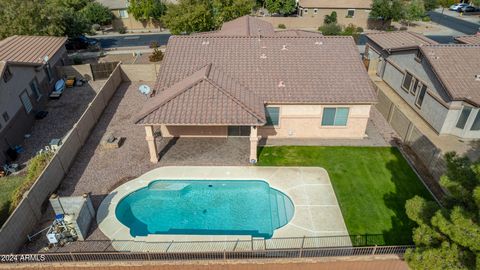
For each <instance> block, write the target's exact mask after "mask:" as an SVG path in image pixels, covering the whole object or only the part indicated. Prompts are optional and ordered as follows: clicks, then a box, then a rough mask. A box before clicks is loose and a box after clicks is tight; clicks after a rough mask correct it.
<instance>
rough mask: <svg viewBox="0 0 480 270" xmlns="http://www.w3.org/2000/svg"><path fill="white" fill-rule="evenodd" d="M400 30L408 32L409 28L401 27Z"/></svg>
mask: <svg viewBox="0 0 480 270" xmlns="http://www.w3.org/2000/svg"><path fill="white" fill-rule="evenodd" d="M399 30H400V31H407V30H408V27H406V26H400V29H399Z"/></svg>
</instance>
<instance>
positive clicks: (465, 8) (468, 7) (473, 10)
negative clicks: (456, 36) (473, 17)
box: [461, 6, 478, 12]
mask: <svg viewBox="0 0 480 270" xmlns="http://www.w3.org/2000/svg"><path fill="white" fill-rule="evenodd" d="M461 11H462V12H476V11H478V8H476V7H474V6H466V7H463V8H462V10H461Z"/></svg>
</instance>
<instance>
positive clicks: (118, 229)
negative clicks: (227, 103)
mask: <svg viewBox="0 0 480 270" xmlns="http://www.w3.org/2000/svg"><path fill="white" fill-rule="evenodd" d="M172 179H175V180H198V179H208V180H264V181H266V182H268V183H269V185H270V186H271V187H272V188H275V189H278V190H280V191H282V192H283V193H285V194H286V195H288V196H289V197H290V199H291V200H292V202H293V204H294V206H295V213H294V216H293V218H292V220H291V221H290V222H289V223H287V224H286V225H285V226H283V227H281V228H279V229H277V230H275V231H274V234H273V237H272V238H279V237H304V236H305V237H318V236H331V235H336V236H338V235H348V231H347V228H346V226H345V223H344V220H343V217H342V213H341V210H340V207H339V205H338V202H337V199H336V197H335V193H334V191H333V188H332V185H331V183H330V179H329V176H328V173H327V172H326V171H325V169H323V168H318V167H305V168H304V167H252V166H239V167H218V166H214V167H212V166H186V167H185V166H182V167H178V166H172V167H161V168H157V169H154V170H152V171H149V172H147V173H145V174H144V175H142V176H140V177H138V178H136V179H134V180H131V181H129V182H127V183H125V184H123V185H121V186H120V187H118V188H116V189H115V190H113V191H112V192H111V193H110V194H109V195H108V196H107V197H106V198H105V199H104V201H103V202H102V204H101V205H100V207H99V209H98V211H97V223H98V224H99V228H100V230H101V231H102V232H103V233H104V234H105V235H106V236H107V237H108V238H109V239H111V240H115V241H142V242H160V243H161V242H172V241H175V242H178V241H236V240H250V239H251V237H250V236H245V235H163V234H158V235H148V236H146V237H132V236H131V235H130V232H129V228H128V227H126V226H125V225H123V224H122V223H120V221H119V220H118V219H117V218H116V216H115V209H116V207H117V204H118V203H119V202H120V200H121V199H122V198H124V197H125V196H127V195H128V194H130V193H131V192H133V191H136V190H138V189H140V188H143V187H145V186H147V185H148V184H149V183H150V182H152V181H155V180H172ZM268 241H271V240H267V242H268ZM206 245H208V246H209V247H210V249H212V248H213V249H215V248H214V247H211V245H210V244H206ZM338 245H339V242H338V241H335V243H333V242H330V243H329V242H328V241H325V242H324V243H322V246H338ZM340 245H342V246H351V242H350V241H349V240H348V239H347V238H346V240H344V241H343V242H342V243H341V244H340ZM161 246H164V247H165V248H168V246H166V245H161V244H159V246H157V247H156V249H158V248H160V249H161ZM114 248H116V249H120V250H122V251H126V249H127V250H130V251H139V250H138V249H143V248H144V246H143V245H125V244H124V242H123V243H119V244H114ZM204 248H207V247H204ZM221 248H222V250H223V249H225V248H226V247H225V246H224V245H222V247H221ZM235 248H236V250H238V248H239V247H238V246H236V247H235ZM248 248H251V247H248ZM164 251H167V250H164Z"/></svg>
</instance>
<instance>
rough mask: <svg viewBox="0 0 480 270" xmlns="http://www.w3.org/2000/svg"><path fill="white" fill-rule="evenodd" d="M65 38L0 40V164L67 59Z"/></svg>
mask: <svg viewBox="0 0 480 270" xmlns="http://www.w3.org/2000/svg"><path fill="white" fill-rule="evenodd" d="M66 40H67V38H65V37H47V36H12V37H8V38H6V39H4V40H2V41H0V75H1V76H0V78H1V79H0V114H1V117H0V163H3V162H4V161H5V160H7V159H8V158H7V154H6V152H7V150H8V149H9V148H10V147H14V146H16V145H19V144H21V143H22V141H23V138H24V135H25V134H26V133H28V132H29V130H30V128H31V126H32V124H33V121H34V119H35V112H36V111H38V110H40V109H41V108H42V105H43V104H44V102H45V101H46V99H47V97H48V93H49V92H50V91H51V90H52V89H53V87H54V84H55V82H56V80H57V78H58V75H57V72H56V68H55V67H56V66H58V65H63V64H64V60H65V59H66V56H67V51H66V49H65V42H66Z"/></svg>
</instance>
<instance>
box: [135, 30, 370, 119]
mask: <svg viewBox="0 0 480 270" xmlns="http://www.w3.org/2000/svg"><path fill="white" fill-rule="evenodd" d="M245 33H246V32H240V34H241V36H231V35H225V36H220V35H218V31H217V32H215V33H214V34H213V35H208V34H202V35H190V36H172V37H170V39H169V42H168V45H167V49H166V52H165V58H164V59H163V62H162V65H161V68H160V72H159V75H158V78H157V83H156V85H155V87H154V89H155V90H156V91H157V93H158V94H157V96H158V98H156V97H154V98H152V99H151V100H150V101H149V102H147V104H146V105H145V108H144V110H142V113H141V114H140V116H139V118H138V120H141V119H146V120H141V122H140V123H147V122H148V123H149V124H155V123H157V124H162V123H167V122H168V123H172V122H175V121H179V120H176V119H178V118H177V117H178V115H179V114H182V112H183V111H185V108H189V109H188V111H189V112H190V111H191V110H193V109H195V110H201V111H196V112H197V113H198V115H197V116H193V115H188V116H185V117H187V118H188V121H185V123H187V122H188V123H191V124H194V123H197V121H198V123H210V124H212V123H220V122H221V119H220V116H219V115H215V116H211V117H213V120H212V119H207V120H208V121H207V120H202V119H200V118H199V117H201V116H202V115H204V114H205V112H207V111H208V112H209V110H213V111H212V112H209V113H210V114H212V113H214V112H215V111H216V109H215V108H217V107H218V110H219V111H221V112H222V113H225V114H227V117H230V116H233V115H235V114H236V113H237V111H238V110H239V109H238V108H237V109H235V110H237V111H235V112H234V113H233V114H228V113H227V111H228V110H226V108H225V107H223V106H224V105H222V102H230V101H229V100H230V98H225V97H224V96H222V95H220V94H221V93H224V92H231V93H237V94H236V95H237V96H239V97H237V98H235V99H237V100H241V101H242V102H241V103H242V104H244V105H245V107H242V110H243V111H245V108H248V109H247V110H246V111H247V112H250V114H254V115H256V119H255V120H256V121H257V122H263V118H262V117H264V115H263V113H264V112H263V110H264V108H263V106H264V104H265V103H270V104H279V103H297V104H298V103H310V104H354V103H356V104H372V103H375V102H376V95H375V92H374V90H373V87H372V84H371V81H370V79H369V77H368V75H367V73H366V71H365V67H364V66H363V64H362V62H361V59H360V55H359V53H358V49H357V47H356V45H355V43H354V41H353V38H352V37H345V36H339V37H332V36H329V37H325V36H322V35H317V34H315V35H310V33H309V34H308V36H305V37H299V36H291V35H289V36H286V37H284V36H280V35H279V36H277V35H274V36H270V37H261V38H259V37H251V36H243V34H245ZM290 33H291V32H290ZM296 33H299V32H296ZM209 64H211V65H212V71H213V70H215V72H213V73H212V72H210V73H211V74H210V75H209V77H208V80H205V79H198V78H203V77H202V76H200V75H198V74H197V75H198V76H199V77H195V76H197V75H195V74H196V72H198V71H199V70H201V69H202V68H203V67H205V66H207V65H209ZM217 70H219V71H218V72H219V73H218V74H222V75H215V74H217V73H216V72H217ZM220 71H221V72H220ZM192 76H194V77H193V78H192ZM212 78H215V80H213V79H212ZM192 81H198V83H196V84H194V85H192ZM212 81H213V82H214V83H213V84H214V85H216V86H219V87H217V88H221V89H222V90H223V91H220V92H221V93H220V92H218V91H217V90H218V89H217V90H215V89H214V87H213V86H210V85H212V83H211V82H212ZM240 86H241V87H240ZM175 89H176V90H175ZM178 89H183V90H185V91H180V90H178ZM201 91H205V92H208V93H214V92H215V91H216V92H215V93H217V94H216V95H215V99H221V100H222V102H220V101H218V102H217V101H215V99H209V98H207V97H208V95H206V94H203V93H202V92H201ZM164 92H165V93H164ZM180 92H181V93H183V94H182V95H179V96H177V97H178V98H177V99H176V101H175V103H176V102H177V101H178V104H177V105H175V106H173V105H174V103H173V102H170V103H164V100H167V99H168V98H167V97H168V96H170V95H171V93H176V94H177V93H180ZM190 93H191V94H190ZM240 94H241V95H243V96H242V97H241V98H240ZM187 97H188V99H187ZM194 97H197V98H194ZM154 99H155V100H154ZM182 103H185V104H187V105H183V104H182ZM150 104H153V105H150ZM202 104H208V106H206V105H205V106H203V105H202ZM228 104H231V105H232V106H233V104H232V103H228ZM201 106H203V107H201ZM225 106H226V105H225ZM229 106H230V105H229ZM156 108H159V109H158V110H157V112H155V113H153V111H152V109H155V110H156ZM178 108H180V109H179V110H177V109H178ZM254 108H256V109H254ZM252 112H255V113H252ZM150 115H151V116H150ZM171 119H175V121H170V120H171ZM182 119H183V120H185V118H182ZM183 120H182V121H183ZM244 120H245V119H244ZM230 121H231V122H232V121H233V120H230ZM249 121H250V120H249ZM179 122H180V121H179Z"/></svg>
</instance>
